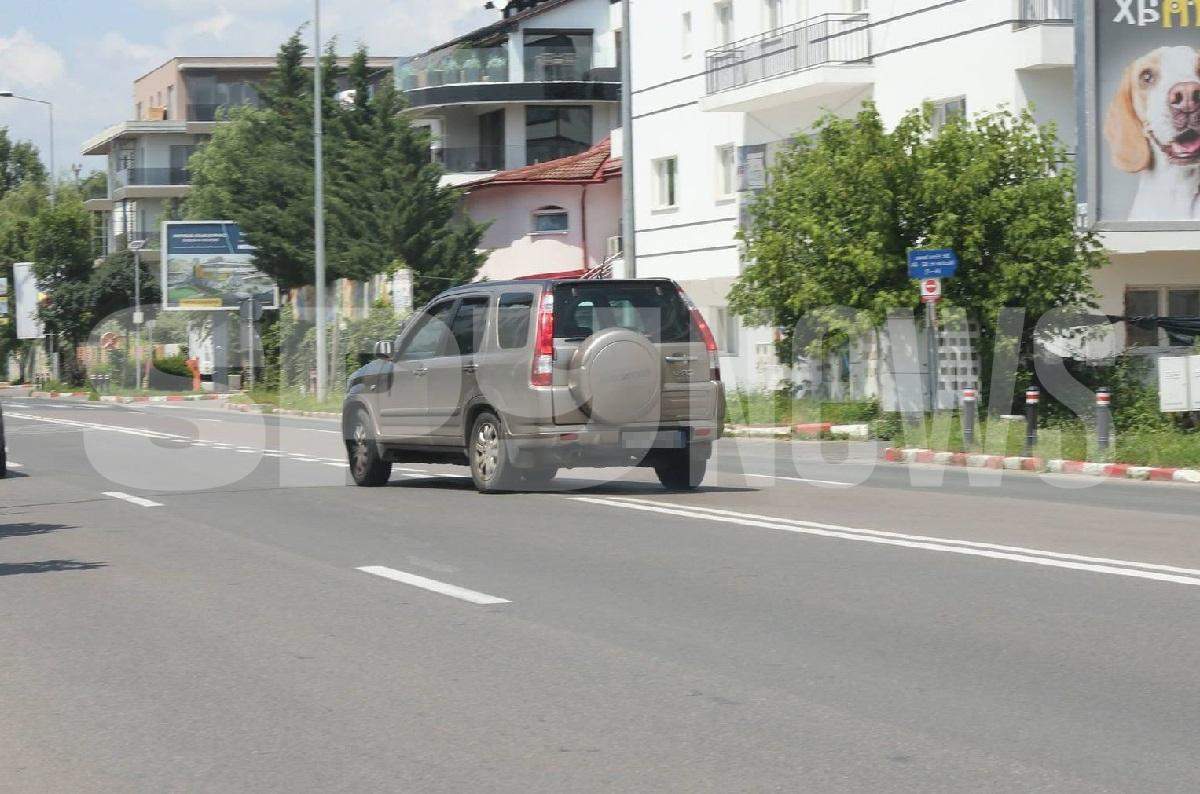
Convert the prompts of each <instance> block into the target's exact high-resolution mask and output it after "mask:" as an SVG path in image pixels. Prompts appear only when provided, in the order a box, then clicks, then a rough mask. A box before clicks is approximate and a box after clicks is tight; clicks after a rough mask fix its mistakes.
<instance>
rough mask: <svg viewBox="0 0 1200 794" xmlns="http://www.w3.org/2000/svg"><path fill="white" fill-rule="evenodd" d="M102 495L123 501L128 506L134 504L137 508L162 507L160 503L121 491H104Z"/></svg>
mask: <svg viewBox="0 0 1200 794" xmlns="http://www.w3.org/2000/svg"><path fill="white" fill-rule="evenodd" d="M104 495H105V496H111V497H112V498H113V499H121V500H123V501H126V502H129V503H130V504H135V505H137V506H138V507H162V506H163V505H162V502H154V501H151V500H149V499H143V498H142V497H140V496H133V495H132V494H127V493H125V492H123V491H104Z"/></svg>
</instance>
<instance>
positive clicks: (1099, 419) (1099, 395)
mask: <svg viewBox="0 0 1200 794" xmlns="http://www.w3.org/2000/svg"><path fill="white" fill-rule="evenodd" d="M1111 443H1112V392H1111V391H1109V389H1108V387H1107V386H1101V387H1100V388H1099V389H1097V390H1096V444H1097V446H1099V447H1100V451H1101V452H1107V451H1108V447H1109V445H1110V444H1111Z"/></svg>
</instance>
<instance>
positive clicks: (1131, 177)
mask: <svg viewBox="0 0 1200 794" xmlns="http://www.w3.org/2000/svg"><path fill="white" fill-rule="evenodd" d="M1083 6H1084V7H1085V8H1086V9H1087V10H1086V13H1085V23H1084V24H1085V26H1086V27H1085V28H1084V30H1083V34H1084V37H1085V38H1084V41H1085V42H1086V45H1085V47H1084V50H1083V52H1084V53H1086V56H1087V60H1088V67H1087V69H1086V72H1085V75H1084V77H1085V80H1086V81H1087V87H1088V89H1089V90H1088V91H1086V92H1085V96H1086V97H1088V99H1087V100H1086V101H1085V103H1084V104H1085V106H1086V105H1091V107H1085V108H1084V112H1085V117H1086V119H1087V121H1088V122H1089V123H1088V125H1087V126H1086V127H1085V126H1084V125H1081V127H1080V128H1081V129H1087V130H1088V140H1087V145H1088V146H1090V147H1091V152H1092V154H1091V156H1090V160H1089V167H1090V169H1091V170H1092V171H1094V173H1093V174H1092V177H1091V179H1090V180H1089V184H1088V190H1087V193H1088V196H1089V197H1090V200H1091V202H1092V204H1093V205H1094V206H1092V208H1091V213H1092V217H1093V220H1095V221H1098V222H1100V223H1105V224H1123V225H1126V226H1127V228H1130V229H1136V228H1138V227H1139V226H1141V227H1143V228H1145V227H1146V225H1147V224H1162V223H1178V222H1188V221H1191V222H1200V60H1198V57H1200V49H1198V45H1200V4H1197V3H1196V2H1194V1H1193V0H1089V2H1086V3H1084V4H1083Z"/></svg>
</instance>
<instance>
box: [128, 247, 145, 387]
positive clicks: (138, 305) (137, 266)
mask: <svg viewBox="0 0 1200 794" xmlns="http://www.w3.org/2000/svg"><path fill="white" fill-rule="evenodd" d="M145 247H146V241H145V240H130V241H129V250H130V251H133V325H134V339H135V340H136V341H135V342H134V344H135V345H136V347H135V348H134V352H135V354H136V358H137V370H136V372H137V381H136V383H137V385H136V388H139V389H140V388H142V323H143V322H144V321H145V319H146V315H144V314H143V313H142V249H143V248H145Z"/></svg>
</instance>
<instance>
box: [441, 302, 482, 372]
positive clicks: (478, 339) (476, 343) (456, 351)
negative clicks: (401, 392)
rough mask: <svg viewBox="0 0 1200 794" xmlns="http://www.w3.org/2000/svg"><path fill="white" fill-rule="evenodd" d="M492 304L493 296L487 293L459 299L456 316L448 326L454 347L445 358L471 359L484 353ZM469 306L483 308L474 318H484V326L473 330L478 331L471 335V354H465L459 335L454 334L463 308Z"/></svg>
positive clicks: (455, 311) (455, 310)
mask: <svg viewBox="0 0 1200 794" xmlns="http://www.w3.org/2000/svg"><path fill="white" fill-rule="evenodd" d="M491 303H492V296H491V295H488V294H487V293H476V294H474V295H463V296H462V297H461V298H459V299H458V305H457V306H456V307H454V315H453V316H452V317H451V318H450V322H449V323H448V324H447V329H448V331H449V339H451V340H453V341H454V346H453V347H452V348H450V349H449V350H447V351H446V353H445V354H444V355H445V356H448V357H450V358H470V357H471V356H474V355H476V354H478V353H482V352H483V351H484V347H485V346H486V344H487V332H488V315H489V314H490V313H491V311H490V310H491ZM467 304H470V305H472V306H481V307H482V310H481V311H479V312H478V313H477V314H475V315H474V317H478V318H482V326H481V327H479V328H478V329H475V328H474V327H473V328H472V330H474V331H477V333H472V335H471V348H472V349H471V352H469V353H464V352H463V349H462V346H461V345H459V344H458V334H456V333H455V332H454V329H455V325H456V324H457V323H458V318H459V317H460V316H461V315H462V313H463V307H464V306H466V305H467ZM435 358H438V357H437V356H435Z"/></svg>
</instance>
